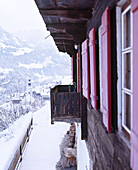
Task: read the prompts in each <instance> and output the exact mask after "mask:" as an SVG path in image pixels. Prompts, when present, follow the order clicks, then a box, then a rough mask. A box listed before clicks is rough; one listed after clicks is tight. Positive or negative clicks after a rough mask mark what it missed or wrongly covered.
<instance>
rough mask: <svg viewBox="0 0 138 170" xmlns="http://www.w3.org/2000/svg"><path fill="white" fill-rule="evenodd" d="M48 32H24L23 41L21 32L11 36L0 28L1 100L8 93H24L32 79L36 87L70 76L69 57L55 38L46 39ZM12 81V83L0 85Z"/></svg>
mask: <svg viewBox="0 0 138 170" xmlns="http://www.w3.org/2000/svg"><path fill="white" fill-rule="evenodd" d="M47 34H48V32H46V31H45V32H41V31H40V33H39V30H30V31H29V32H26V31H24V34H21V33H20V35H22V36H20V37H23V36H24V37H23V38H22V40H20V39H19V38H18V37H17V36H19V34H16V35H17V36H15V35H11V34H9V33H8V32H7V31H5V30H4V29H3V28H1V27H0V101H2V100H4V99H5V98H6V97H4V95H5V93H7V94H11V92H16V93H17V91H19V92H24V91H25V88H26V87H25V86H26V85H27V81H28V80H29V79H31V82H32V86H33V87H35V86H37V85H41V86H43V85H45V84H48V83H52V81H53V80H55V79H56V80H57V77H58V78H59V80H60V79H61V78H62V77H63V76H66V75H71V68H70V67H71V66H70V64H71V60H70V57H69V56H68V55H66V54H63V53H59V52H58V50H57V48H56V46H55V44H54V41H53V39H52V37H49V38H48V39H45V37H46V35H47ZM29 35H30V36H29ZM39 35H40V36H39ZM28 37H30V38H29V39H28ZM31 37H33V38H31ZM59 76H60V77H59ZM10 80H12V81H11V83H10V84H5V85H4V86H1V85H2V84H3V83H5V82H8V81H10ZM19 84H20V88H18V86H19Z"/></svg>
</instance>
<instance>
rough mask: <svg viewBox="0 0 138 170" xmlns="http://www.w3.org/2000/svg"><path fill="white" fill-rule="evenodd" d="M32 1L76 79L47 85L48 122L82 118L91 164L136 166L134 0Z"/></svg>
mask: <svg viewBox="0 0 138 170" xmlns="http://www.w3.org/2000/svg"><path fill="white" fill-rule="evenodd" d="M35 2H36V5H37V7H38V9H39V12H40V14H41V15H42V18H43V20H44V22H45V23H46V27H47V30H49V31H50V34H51V36H52V37H53V39H54V41H55V43H56V46H57V48H58V49H59V51H62V52H67V53H68V54H69V55H70V57H71V58H72V76H73V81H74V82H76V84H77V91H76V92H74V89H73V88H74V87H73V86H71V90H69V87H68V86H60V85H58V86H56V87H55V88H53V89H51V118H52V122H53V121H54V120H57V119H60V120H63V121H64V120H67V119H70V120H72V121H73V120H74V121H81V130H82V132H81V133H82V139H84V140H86V142H87V146H88V150H89V155H90V158H91V160H92V162H93V169H94V170H107V169H109V170H116V169H118V170H124V169H126V170H128V169H133V170H138V103H137V101H138V77H137V73H138V57H137V56H138V47H137V46H138V0H50V1H48V0H45V1H44V0H35ZM91 169H92V168H91Z"/></svg>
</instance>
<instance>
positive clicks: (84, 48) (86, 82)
mask: <svg viewBox="0 0 138 170" xmlns="http://www.w3.org/2000/svg"><path fill="white" fill-rule="evenodd" d="M82 76H83V96H84V97H86V98H87V99H89V55H88V39H86V40H85V41H84V42H83V43H82Z"/></svg>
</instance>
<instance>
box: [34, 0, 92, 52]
mask: <svg viewBox="0 0 138 170" xmlns="http://www.w3.org/2000/svg"><path fill="white" fill-rule="evenodd" d="M35 2H36V5H37V7H38V9H39V12H40V14H41V15H42V18H43V20H44V22H45V24H46V27H47V30H48V31H50V34H51V35H52V37H53V38H54V41H55V43H56V46H57V48H58V49H59V51H62V52H67V53H68V54H69V55H73V54H75V53H76V49H75V48H74V45H75V44H80V43H81V42H82V41H84V40H85V39H86V32H87V21H88V20H89V19H91V18H92V9H93V6H94V0H35Z"/></svg>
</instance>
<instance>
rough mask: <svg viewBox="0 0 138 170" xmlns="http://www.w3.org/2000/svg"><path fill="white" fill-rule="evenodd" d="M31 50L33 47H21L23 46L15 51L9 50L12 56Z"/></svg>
mask: <svg viewBox="0 0 138 170" xmlns="http://www.w3.org/2000/svg"><path fill="white" fill-rule="evenodd" d="M32 51H33V49H31V48H27V47H23V48H19V49H17V51H16V52H11V54H13V55H14V56H18V55H24V54H25V53H30V52H32Z"/></svg>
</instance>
